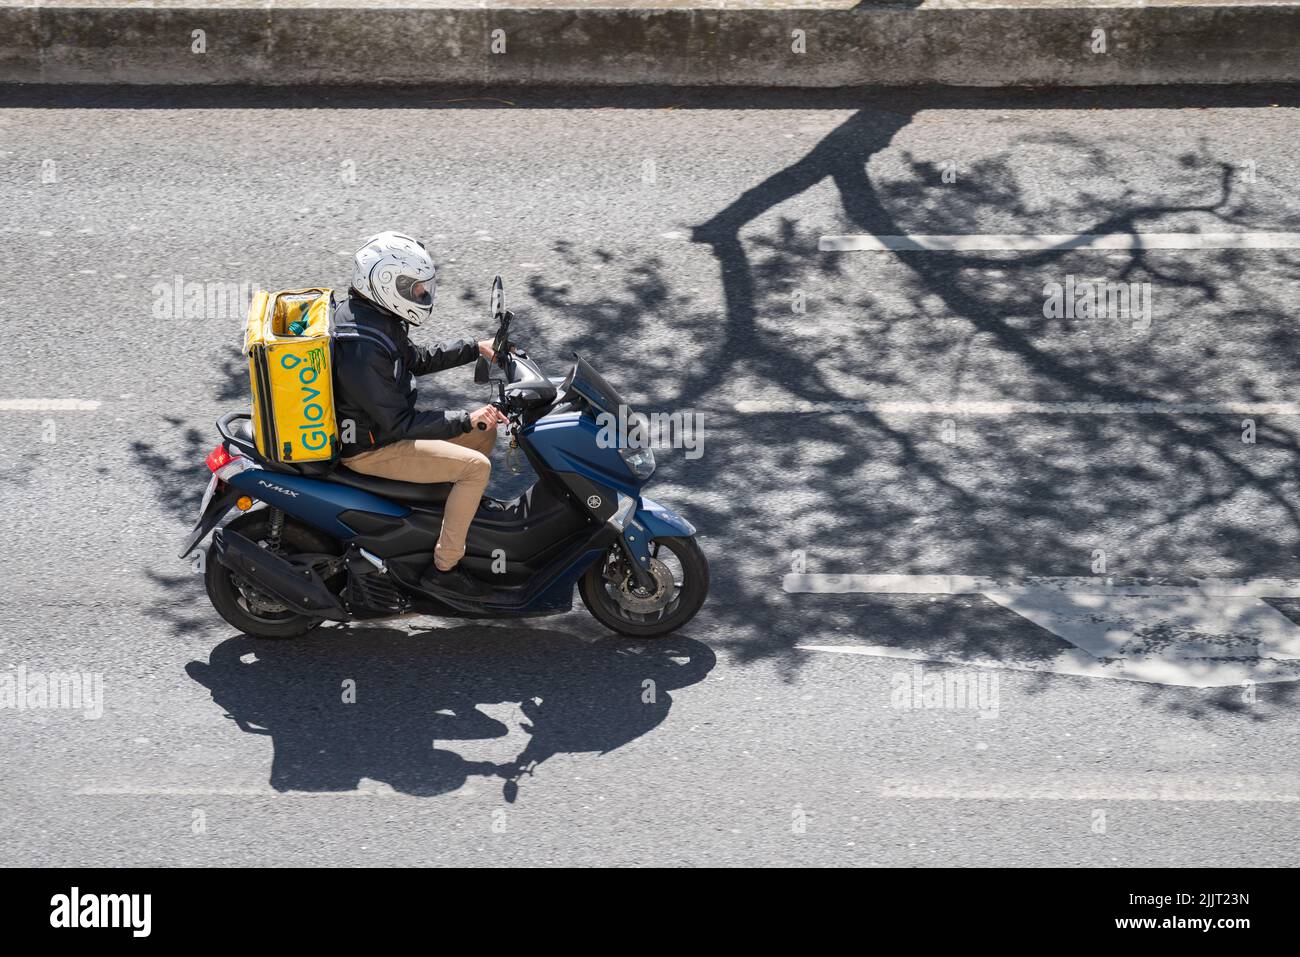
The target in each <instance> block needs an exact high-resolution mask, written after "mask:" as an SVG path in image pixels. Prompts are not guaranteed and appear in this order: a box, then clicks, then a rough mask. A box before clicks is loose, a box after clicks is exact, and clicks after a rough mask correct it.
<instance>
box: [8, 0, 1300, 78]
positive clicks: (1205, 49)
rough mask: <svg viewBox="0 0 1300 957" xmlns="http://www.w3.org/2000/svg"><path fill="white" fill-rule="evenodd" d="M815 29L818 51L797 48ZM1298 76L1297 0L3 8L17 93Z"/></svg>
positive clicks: (811, 45)
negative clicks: (499, 47)
mask: <svg viewBox="0 0 1300 957" xmlns="http://www.w3.org/2000/svg"><path fill="white" fill-rule="evenodd" d="M1098 30H1101V31H1105V35H1104V43H1105V51H1104V52H1094V49H1093V48H1094V46H1096V45H1098V43H1099V39H1098V38H1099V35H1098V34H1097V33H1096V32H1095V31H1098ZM195 31H203V32H202V34H201V35H198V34H196V33H195ZM494 31H503V32H502V33H498V34H496V37H497V42H498V44H499V43H501V42H502V41H504V44H505V52H504V53H493V52H492V48H491V46H492V43H493V36H494ZM796 31H800V33H797V32H796ZM800 35H801V36H802V42H803V45H804V50H805V52H796V51H795V49H794V47H795V45H796V43H797V41H798V37H799V36H800ZM200 36H201V40H200ZM200 49H202V51H203V52H196V51H198V50H200ZM1297 81H1300V3H1290V2H1287V3H1269V4H1259V5H1250V4H1230V5H1214V4H1202V3H1187V4H1165V5H1160V6H1115V5H1099V6H1087V5H1064V6H1061V5H1055V6H1033V7H1026V6H1010V7H991V6H989V5H987V4H975V5H970V6H962V5H957V4H954V3H951V2H949V3H945V5H944V6H941V7H927V6H921V7H915V8H906V7H887V6H881V7H875V8H865V9H863V8H860V9H824V8H823V9H744V10H730V9H716V8H705V7H699V8H691V7H683V6H681V5H678V6H676V7H672V8H669V9H645V8H611V9H592V8H579V7H577V6H576V5H575V6H570V7H546V8H532V9H484V8H483V7H481V6H468V7H463V8H454V7H434V8H425V9H394V8H385V7H368V8H361V7H355V6H353V7H347V6H330V7H303V8H283V7H279V6H274V7H249V6H237V5H236V6H219V7H199V8H186V7H139V6H112V5H100V6H44V5H30V6H29V5H21V4H20V5H13V6H5V7H0V82H11V83H12V82H21V83H129V84H143V83H158V84H202V83H208V84H211V83H241V84H242V83H251V84H264V85H278V84H327V85H334V84H348V85H352V84H441V83H458V84H459V83H471V84H478V83H483V84H493V85H500V84H506V85H520V84H545V85H580V86H622V85H639V84H656V85H658V84H667V85H677V86H782V87H836V86H856V85H866V84H871V85H914V84H945V85H956V86H1039V85H1043V86H1094V85H1103V84H1105V85H1117V84H1118V85H1123V84H1162V83H1254V82H1297Z"/></svg>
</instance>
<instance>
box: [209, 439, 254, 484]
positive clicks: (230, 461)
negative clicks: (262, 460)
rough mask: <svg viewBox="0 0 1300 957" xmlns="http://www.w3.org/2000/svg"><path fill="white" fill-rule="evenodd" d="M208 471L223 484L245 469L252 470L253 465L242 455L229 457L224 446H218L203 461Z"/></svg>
mask: <svg viewBox="0 0 1300 957" xmlns="http://www.w3.org/2000/svg"><path fill="white" fill-rule="evenodd" d="M204 461H205V462H206V463H207V466H208V470H209V471H211V472H212V474H213V475H215V476H216V477H217V478H218V479H220V480H221V481H223V482H228V481H230V479H231V478H233V477H234V476H236V475H238V474H239V473H240V472H242V471H244V470H245V469H251V468H253V463H252V462H250V461H249V460H248V459H246V458H244V457H243V456H242V455H231V454H230V452H229V451H228V450H227V449H226V447H225V445H218V446H217V447H216V448H215V449H213V450H212V451H211V452H209V453H208V457H207V458H206V459H204Z"/></svg>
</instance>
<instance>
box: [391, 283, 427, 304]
mask: <svg viewBox="0 0 1300 957" xmlns="http://www.w3.org/2000/svg"><path fill="white" fill-rule="evenodd" d="M394 286H395V287H396V289H397V294H398V295H399V296H401V297H402V298H403V299H406V300H409V301H410V302H413V303H415V304H416V305H417V306H430V305H433V280H432V279H419V278H417V277H415V276H398V277H397V282H396V283H395V284H394Z"/></svg>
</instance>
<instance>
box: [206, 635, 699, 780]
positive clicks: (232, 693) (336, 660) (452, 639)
mask: <svg viewBox="0 0 1300 957" xmlns="http://www.w3.org/2000/svg"><path fill="white" fill-rule="evenodd" d="M715 662H716V657H715V655H714V653H713V652H712V651H711V650H710V649H709V648H708V647H707V646H706V645H704V644H701V643H700V642H698V641H694V640H692V639H689V638H684V637H680V636H670V637H668V638H666V639H662V640H660V641H658V642H655V643H652V644H641V645H633V644H629V643H628V642H627V641H625V640H619V639H614V638H609V639H602V640H598V641H594V642H593V641H591V640H584V639H581V638H578V637H576V636H573V635H570V634H566V633H564V632H560V631H552V630H546V629H539V628H533V627H526V626H512V627H505V628H502V627H486V628H485V627H482V626H478V625H462V626H458V627H454V628H447V629H444V628H436V629H431V630H429V631H427V632H416V633H408V632H406V631H399V630H396V629H393V628H383V627H368V628H367V627H362V628H355V627H354V628H348V629H326V630H324V631H321V632H317V633H315V635H313V636H311V637H309V638H304V639H298V640H295V641H262V640H256V639H252V638H249V637H247V636H244V635H239V636H236V637H234V638H230V639H228V640H226V641H223V642H222V643H221V644H219V645H217V646H216V647H215V648H213V650H212V652H211V654H210V655H209V660H208V661H207V662H206V663H204V662H200V661H192V662H190V663H189V664H188V665H186V668H185V670H186V672H187V673H188V674H189V676H190V677H191V678H193V679H194V680H195V681H197V682H198V683H199V684H201V685H203V686H204V687H206V688H207V689H208V690H209V691H211V693H212V698H213V700H214V701H215V702H216V703H217V704H218V705H219V706H221V707H222V708H224V709H225V710H226V712H227V715H228V717H230V718H232V719H233V720H234V722H235V723H236V725H238V727H239V728H240V729H241V730H242V731H245V732H248V733H251V734H265V735H269V736H270V737H271V739H272V742H273V746H274V757H273V759H272V764H271V780H270V783H271V786H272V787H274V788H275V789H276V790H278V791H319V792H326V791H350V790H355V789H356V788H357V787H358V786H359V784H360V782H361V779H362V778H369V779H371V780H373V781H378V782H382V783H384V784H387V785H389V786H390V787H392V788H393V789H394V790H396V791H399V792H401V793H404V794H410V795H418V796H421V797H429V796H434V795H438V794H445V793H447V792H450V791H454V790H456V789H457V788H459V787H461V786H462V785H464V784H465V783H467V781H468V780H469V779H470V778H472V777H475V776H480V777H485V778H496V779H500V780H501V781H502V782H503V788H502V790H503V795H504V797H505V799H506V800H507V801H514V800H515V797H516V795H517V793H518V782H519V780H520V779H521V778H522V777H524V776H526V775H531V774H532V773H533V772H534V770H535V769H536V768H537V766H538V765H540V764H541V763H542V762H544V761H545V760H546V759H547V758H549V757H551V756H553V755H555V754H560V753H578V752H598V753H601V754H604V753H606V752H609V751H613V750H614V749H615V748H618V747H621V746H623V745H625V744H627V743H629V742H631V741H633V740H635V739H636V738H639V737H640V736H641V735H643V734H645V733H646V732H648V731H650V730H651V729H653V728H655V727H657V726H658V725H659V724H661V723H662V722H663V721H664V719H665V718H666V717H667V716H668V711H669V709H670V708H671V707H672V704H673V698H672V696H671V695H670V694H669V693H668V692H669V691H672V690H677V689H680V688H685V687H688V686H689V685H692V684H695V683H696V682H698V681H700V680H702V679H703V678H704V677H705V675H707V674H708V673H709V671H710V670H712V668H713V665H714V664H715ZM349 689H354V690H355V694H354V696H353V697H354V702H353V703H346V700H345V699H346V698H347V697H348V695H347V692H348V690H349ZM516 702H517V703H519V704H520V707H521V710H522V712H523V714H524V716H525V718H526V719H527V721H528V722H529V723H528V724H525V725H522V727H523V728H524V729H525V730H526V731H527V732H528V733H529V740H528V743H527V744H526V746H525V747H524V748H523V750H522V751H520V753H519V754H518V755H516V756H515V757H514V758H513V759H512V760H508V761H506V762H504V763H495V762H491V761H469V760H466V759H464V758H462V757H461V755H460V754H458V753H457V752H456V751H455V750H454V749H453V748H451V747H448V746H446V745H447V743H448V742H454V741H472V740H482V739H489V738H502V737H505V736H506V735H507V734H508V733H509V730H510V729H509V728H507V726H506V725H505V724H504V723H502V722H501V721H499V720H497V719H496V718H494V717H492V716H490V715H488V714H486V713H484V712H483V711H481V710H479V708H480V706H481V705H491V704H497V703H516Z"/></svg>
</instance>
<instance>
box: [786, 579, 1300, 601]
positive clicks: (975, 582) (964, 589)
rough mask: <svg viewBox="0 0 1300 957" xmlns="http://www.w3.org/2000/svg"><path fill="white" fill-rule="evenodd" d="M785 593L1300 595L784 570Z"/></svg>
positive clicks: (1272, 587) (1259, 588)
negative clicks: (791, 571) (832, 573)
mask: <svg viewBox="0 0 1300 957" xmlns="http://www.w3.org/2000/svg"><path fill="white" fill-rule="evenodd" d="M781 585H782V587H783V588H784V589H785V590H786V591H787V592H790V593H806V592H815V593H822V592H829V593H837V592H862V593H867V594H891V595H982V594H985V593H986V592H998V593H1000V594H1020V593H1023V594H1031V593H1036V592H1044V591H1047V592H1060V593H1061V594H1065V595H1103V596H1107V597H1115V598H1119V597H1124V596H1130V597H1139V596H1145V597H1153V596H1161V597H1182V596H1186V595H1203V596H1206V597H1212V598H1300V580H1298V579H1294V578H1203V579H1200V580H1198V581H1195V582H1189V583H1188V584H1185V585H1139V584H1136V583H1127V582H1124V581H1120V580H1116V579H1114V578H1046V577H1045V578H1025V579H1021V580H1018V581H1013V580H1011V579H1002V578H985V577H981V576H979V575H794V574H791V575H786V576H785V577H784V578H783V579H782V581H781Z"/></svg>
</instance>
